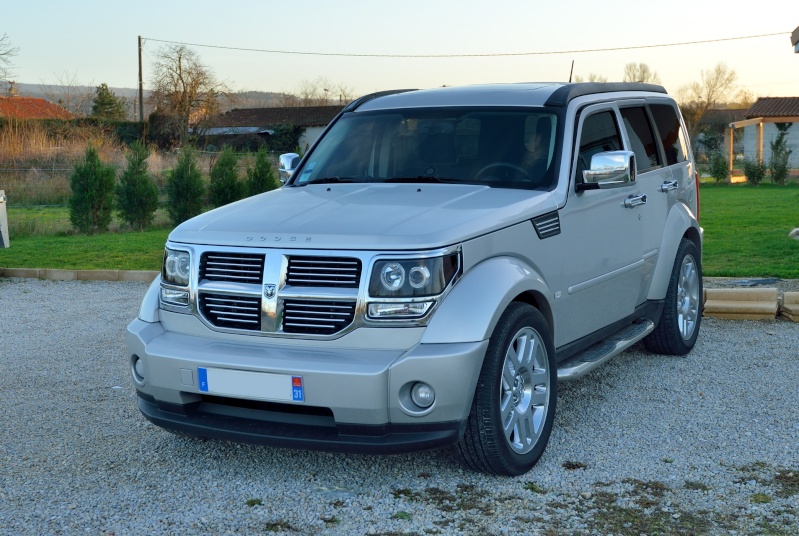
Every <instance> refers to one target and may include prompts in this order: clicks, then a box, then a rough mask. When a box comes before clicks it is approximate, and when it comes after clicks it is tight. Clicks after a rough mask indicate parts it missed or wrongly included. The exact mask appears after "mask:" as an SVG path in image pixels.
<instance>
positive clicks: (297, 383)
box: [291, 376, 305, 402]
mask: <svg viewBox="0 0 799 536" xmlns="http://www.w3.org/2000/svg"><path fill="white" fill-rule="evenodd" d="M291 399H292V400H293V401H294V402H304V401H305V389H304V388H303V386H302V376H292V377H291Z"/></svg>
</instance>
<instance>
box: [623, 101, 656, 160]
mask: <svg viewBox="0 0 799 536" xmlns="http://www.w3.org/2000/svg"><path fill="white" fill-rule="evenodd" d="M621 117H622V119H624V129H625V130H626V131H627V137H628V138H630V145H631V147H630V149H631V150H632V151H633V152H634V153H635V167H636V168H637V171H645V170H647V169H651V168H653V167H657V166H659V165H660V155H659V154H658V148H657V144H656V143H655V137H654V136H653V134H652V128H651V127H650V125H649V119H648V118H647V115H646V110H645V109H644V108H643V107H640V108H639V107H635V108H623V109H622V110H621Z"/></svg>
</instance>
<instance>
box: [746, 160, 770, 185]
mask: <svg viewBox="0 0 799 536" xmlns="http://www.w3.org/2000/svg"><path fill="white" fill-rule="evenodd" d="M743 167H744V175H746V180H747V181H749V184H751V185H752V186H757V185H758V184H760V182H761V181H762V180H763V179H764V178H765V177H766V171H767V170H766V164H764V163H763V161H762V160H756V159H754V158H745V159H744V162H743Z"/></svg>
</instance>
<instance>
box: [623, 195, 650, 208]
mask: <svg viewBox="0 0 799 536" xmlns="http://www.w3.org/2000/svg"><path fill="white" fill-rule="evenodd" d="M638 205H646V195H629V196H627V199H625V200H624V206H625V207H627V208H634V207H637V206H638Z"/></svg>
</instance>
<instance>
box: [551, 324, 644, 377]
mask: <svg viewBox="0 0 799 536" xmlns="http://www.w3.org/2000/svg"><path fill="white" fill-rule="evenodd" d="M654 329H655V323H654V322H652V321H651V320H642V321H641V322H639V323H635V324H630V325H629V326H627V327H625V328H623V329H621V330H619V331H617V332H616V333H614V334H613V335H611V336H610V337H608V338H607V339H605V340H603V341H600V342H598V343H596V344H594V345H593V346H590V347H588V348H586V349H585V350H583V351H582V352H580V353H579V354H577V355H575V356H574V357H571V358H569V359H568V360H567V361H564V362H563V363H561V364H560V365H558V381H569V380H576V379H577V378H580V377H582V376H585V375H586V374H588V373H589V372H591V371H592V370H594V369H595V368H597V367H598V366H599V365H601V364H602V363H604V362H605V361H607V360H608V359H610V358H611V357H613V356H617V355H619V354H620V353H622V352H623V351H625V350H626V349H627V348H629V347H630V346H632V345H633V344H635V343H637V342H638V341H640V340H641V339H643V338H644V337H646V336H647V335H649V334H650V333H652V331H654Z"/></svg>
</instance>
